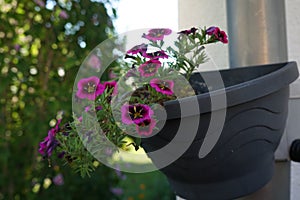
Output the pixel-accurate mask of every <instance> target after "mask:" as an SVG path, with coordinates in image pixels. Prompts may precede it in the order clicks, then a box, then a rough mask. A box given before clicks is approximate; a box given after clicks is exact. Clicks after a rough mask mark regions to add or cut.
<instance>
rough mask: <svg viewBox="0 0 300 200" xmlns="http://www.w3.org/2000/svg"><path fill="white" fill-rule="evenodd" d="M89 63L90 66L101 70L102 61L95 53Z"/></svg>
mask: <svg viewBox="0 0 300 200" xmlns="http://www.w3.org/2000/svg"><path fill="white" fill-rule="evenodd" d="M87 64H88V65H89V66H90V67H92V68H94V69H96V70H100V69H101V61H100V59H99V58H98V56H96V55H94V54H93V55H91V56H90V57H89V60H88V62H87Z"/></svg>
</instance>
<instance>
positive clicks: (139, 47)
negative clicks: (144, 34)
mask: <svg viewBox="0 0 300 200" xmlns="http://www.w3.org/2000/svg"><path fill="white" fill-rule="evenodd" d="M147 46H148V45H147V44H144V43H143V44H140V45H136V46H134V47H133V48H131V49H130V50H128V51H127V54H132V55H135V54H138V53H141V54H143V53H146V51H147Z"/></svg>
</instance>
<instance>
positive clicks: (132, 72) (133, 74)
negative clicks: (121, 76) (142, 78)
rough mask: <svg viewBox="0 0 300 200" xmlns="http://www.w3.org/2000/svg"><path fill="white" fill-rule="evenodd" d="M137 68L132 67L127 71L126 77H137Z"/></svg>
mask: <svg viewBox="0 0 300 200" xmlns="http://www.w3.org/2000/svg"><path fill="white" fill-rule="evenodd" d="M137 76H138V75H137V70H136V69H130V70H128V71H127V73H126V75H125V77H126V78H130V77H137Z"/></svg>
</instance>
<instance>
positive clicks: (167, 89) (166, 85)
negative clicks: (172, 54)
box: [150, 78, 174, 95]
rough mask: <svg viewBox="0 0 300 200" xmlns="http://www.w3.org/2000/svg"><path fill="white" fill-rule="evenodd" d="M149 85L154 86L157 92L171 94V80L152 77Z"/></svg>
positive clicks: (172, 84) (172, 83)
mask: <svg viewBox="0 0 300 200" xmlns="http://www.w3.org/2000/svg"><path fill="white" fill-rule="evenodd" d="M150 86H151V87H152V88H154V89H155V90H156V91H157V92H160V93H162V94H166V95H172V94H173V87H174V82H173V81H172V80H165V81H163V80H160V79H158V78H154V79H152V80H151V81H150Z"/></svg>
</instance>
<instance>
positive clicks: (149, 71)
mask: <svg viewBox="0 0 300 200" xmlns="http://www.w3.org/2000/svg"><path fill="white" fill-rule="evenodd" d="M160 67H161V62H159V60H149V61H147V62H145V63H144V64H142V65H141V66H140V67H139V72H140V74H141V76H143V77H150V76H153V75H155V73H156V72H157V70H158V68H160Z"/></svg>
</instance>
